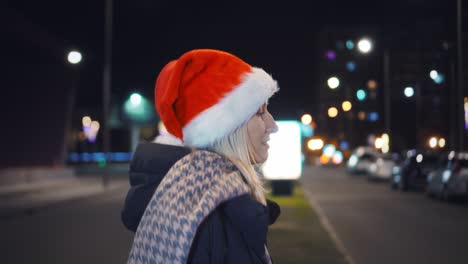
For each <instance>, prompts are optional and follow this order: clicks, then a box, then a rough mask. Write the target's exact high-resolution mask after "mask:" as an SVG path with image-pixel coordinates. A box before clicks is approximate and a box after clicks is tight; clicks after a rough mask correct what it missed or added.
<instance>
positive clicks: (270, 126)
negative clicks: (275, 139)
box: [267, 115, 278, 133]
mask: <svg viewBox="0 0 468 264" xmlns="http://www.w3.org/2000/svg"><path fill="white" fill-rule="evenodd" d="M267 132H268V133H276V132H278V125H277V124H276V122H275V119H274V118H273V116H271V115H269V117H268V122H267Z"/></svg>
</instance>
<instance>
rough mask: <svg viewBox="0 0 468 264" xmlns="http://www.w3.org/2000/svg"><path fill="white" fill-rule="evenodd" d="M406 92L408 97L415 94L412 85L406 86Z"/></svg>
mask: <svg viewBox="0 0 468 264" xmlns="http://www.w3.org/2000/svg"><path fill="white" fill-rule="evenodd" d="M404 93H405V96H406V97H412V96H413V95H414V89H413V87H410V86H408V87H406V88H405V90H404Z"/></svg>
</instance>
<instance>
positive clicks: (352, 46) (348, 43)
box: [346, 40, 354, 50]
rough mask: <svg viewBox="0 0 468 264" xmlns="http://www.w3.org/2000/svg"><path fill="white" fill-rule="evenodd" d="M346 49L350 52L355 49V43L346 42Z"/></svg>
mask: <svg viewBox="0 0 468 264" xmlns="http://www.w3.org/2000/svg"><path fill="white" fill-rule="evenodd" d="M346 48H347V49H349V50H352V49H354V42H353V41H352V40H348V41H346Z"/></svg>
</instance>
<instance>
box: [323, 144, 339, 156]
mask: <svg viewBox="0 0 468 264" xmlns="http://www.w3.org/2000/svg"><path fill="white" fill-rule="evenodd" d="M335 151H336V148H335V146H334V145H333V144H327V145H325V146H324V147H323V149H322V153H323V154H325V156H327V157H329V158H331V157H332V156H333V153H335Z"/></svg>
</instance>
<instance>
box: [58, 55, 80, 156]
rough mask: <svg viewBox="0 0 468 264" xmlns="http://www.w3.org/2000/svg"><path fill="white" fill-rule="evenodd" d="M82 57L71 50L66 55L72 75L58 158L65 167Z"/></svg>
mask: <svg viewBox="0 0 468 264" xmlns="http://www.w3.org/2000/svg"><path fill="white" fill-rule="evenodd" d="M82 58H83V56H82V55H81V53H80V52H79V51H76V50H73V51H70V52H69V53H68V54H67V62H68V63H69V64H71V66H72V68H73V69H72V72H73V73H72V75H71V82H70V87H69V92H68V98H67V109H66V116H65V129H64V134H63V146H62V154H61V157H60V163H61V164H63V165H65V163H66V161H67V151H68V141H69V140H70V130H71V127H72V120H73V111H74V108H75V94H76V88H77V87H78V85H79V81H80V72H79V68H78V65H79V64H80V63H81V60H82Z"/></svg>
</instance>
